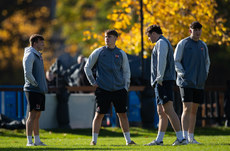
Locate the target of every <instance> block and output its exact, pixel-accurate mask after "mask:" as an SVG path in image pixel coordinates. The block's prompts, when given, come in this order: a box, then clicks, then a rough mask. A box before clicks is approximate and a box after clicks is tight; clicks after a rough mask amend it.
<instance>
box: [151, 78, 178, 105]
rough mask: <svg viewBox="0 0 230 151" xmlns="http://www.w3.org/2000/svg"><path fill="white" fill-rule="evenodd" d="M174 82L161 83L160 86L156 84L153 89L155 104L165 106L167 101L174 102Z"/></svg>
mask: <svg viewBox="0 0 230 151" xmlns="http://www.w3.org/2000/svg"><path fill="white" fill-rule="evenodd" d="M174 85H175V81H172V80H168V81H163V82H162V86H161V85H160V84H156V85H155V87H154V91H155V96H156V101H157V104H162V105H163V104H165V103H167V102H168V101H173V100H174V91H173V88H174Z"/></svg>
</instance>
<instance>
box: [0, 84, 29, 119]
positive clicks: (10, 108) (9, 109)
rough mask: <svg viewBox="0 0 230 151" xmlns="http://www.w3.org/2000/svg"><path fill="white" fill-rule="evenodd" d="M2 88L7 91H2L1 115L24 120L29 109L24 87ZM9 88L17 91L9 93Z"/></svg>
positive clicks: (0, 99)
mask: <svg viewBox="0 0 230 151" xmlns="http://www.w3.org/2000/svg"><path fill="white" fill-rule="evenodd" d="M0 88H5V89H6V90H4V89H3V90H1V91H0V113H1V114H4V115H6V116H7V117H9V118H12V119H15V120H21V119H23V118H24V117H25V116H26V109H27V101H26V97H25V95H24V92H23V91H22V88H23V86H0ZM7 88H12V89H15V91H14V90H11V91H9V90H7Z"/></svg>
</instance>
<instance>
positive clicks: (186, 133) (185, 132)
mask: <svg viewBox="0 0 230 151" xmlns="http://www.w3.org/2000/svg"><path fill="white" fill-rule="evenodd" d="M183 137H184V138H185V139H188V131H183Z"/></svg>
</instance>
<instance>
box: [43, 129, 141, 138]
mask: <svg viewBox="0 0 230 151" xmlns="http://www.w3.org/2000/svg"><path fill="white" fill-rule="evenodd" d="M139 130H140V128H139ZM46 131H52V132H53V133H69V134H76V135H84V136H91V135H92V130H91V129H47V130H46ZM137 131H138V130H137ZM131 133H132V137H135V136H143V135H142V134H139V133H137V132H136V133H135V132H134V131H131ZM106 136H109V137H123V133H122V131H121V129H120V128H115V129H112V128H109V129H107V128H105V129H104V128H103V129H101V130H100V137H106Z"/></svg>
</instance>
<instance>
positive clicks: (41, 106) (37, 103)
mask: <svg viewBox="0 0 230 151" xmlns="http://www.w3.org/2000/svg"><path fill="white" fill-rule="evenodd" d="M25 94H26V99H27V107H28V109H29V111H30V112H31V111H33V110H35V111H44V110H45V94H41V93H36V92H29V91H25Z"/></svg>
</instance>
